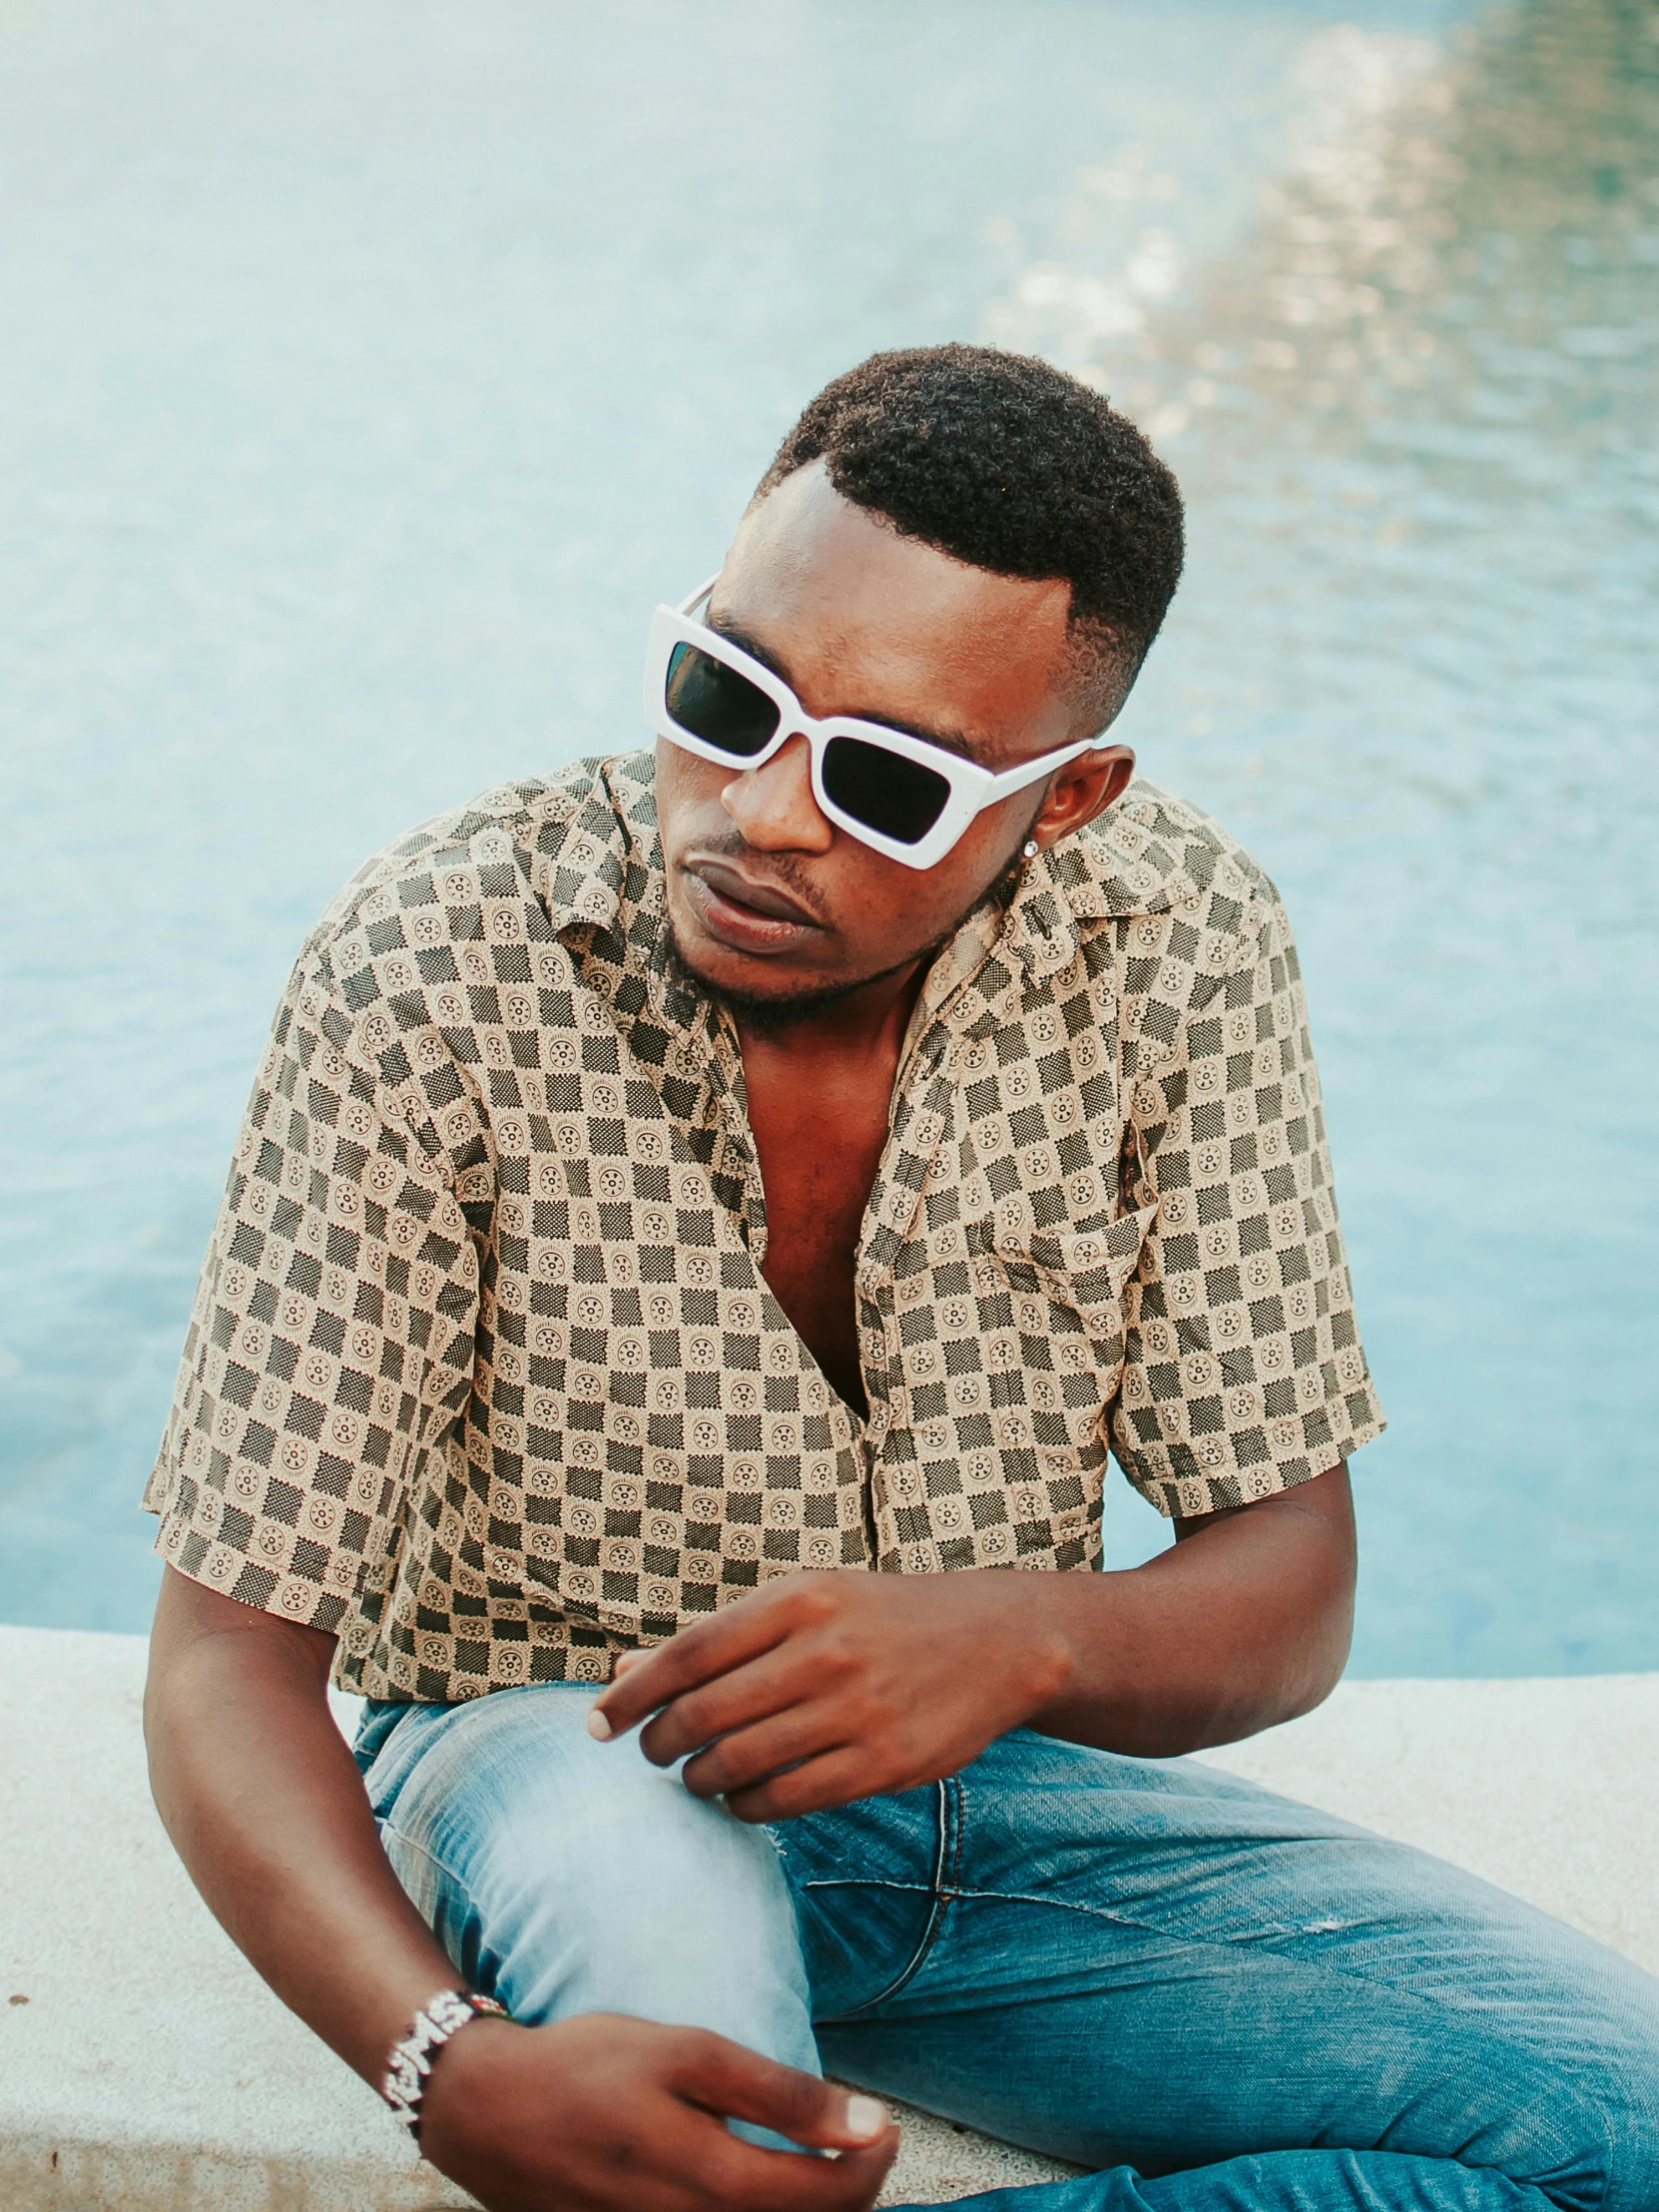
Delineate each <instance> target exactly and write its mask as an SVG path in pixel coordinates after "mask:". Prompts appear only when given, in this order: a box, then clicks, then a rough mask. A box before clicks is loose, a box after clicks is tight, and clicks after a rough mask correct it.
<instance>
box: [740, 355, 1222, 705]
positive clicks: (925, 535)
mask: <svg viewBox="0 0 1659 2212" xmlns="http://www.w3.org/2000/svg"><path fill="white" fill-rule="evenodd" d="M820 460H821V461H823V462H824V464H825V467H826V469H827V470H828V472H829V477H830V483H831V484H833V486H834V487H835V489H836V491H838V492H839V493H840V494H841V496H842V498H843V499H849V500H851V501H852V503H853V505H854V506H858V507H862V508H864V509H865V510H866V512H868V513H870V514H872V515H877V516H879V517H880V518H881V519H882V520H883V521H885V522H887V523H890V524H891V526H892V528H893V529H895V530H896V531H898V532H899V534H900V535H901V536H903V537H907V538H919V539H920V540H921V542H922V543H923V544H925V545H930V546H933V547H934V548H936V550H937V551H939V552H940V553H947V554H949V555H950V556H951V558H952V559H954V560H958V561H965V562H967V563H968V564H969V565H970V566H972V567H974V568H983V569H989V570H990V571H991V572H992V573H993V574H994V575H997V576H1023V577H1030V578H1048V577H1063V578H1064V579H1065V581H1066V582H1067V583H1068V584H1069V585H1070V586H1071V613H1070V627H1071V632H1072V635H1073V639H1074V641H1075V645H1076V648H1077V652H1076V659H1077V663H1078V679H1079V685H1080V688H1081V689H1082V690H1083V691H1084V693H1085V695H1086V696H1087V697H1088V698H1089V700H1090V703H1091V705H1098V706H1099V707H1100V709H1101V710H1102V711H1103V713H1104V714H1105V715H1106V716H1107V717H1108V719H1109V718H1110V716H1111V715H1114V714H1116V713H1117V711H1118V709H1119V708H1120V707H1121V706H1122V704H1123V701H1124V699H1125V697H1126V696H1127V694H1128V691H1129V687H1130V685H1131V684H1132V683H1133V682H1134V680H1135V677H1136V675H1137V673H1138V672H1139V669H1140V665H1141V663H1142V661H1144V660H1145V658H1146V655H1147V650H1148V648H1149V647H1150V646H1151V644H1152V641H1153V639H1154V638H1155V637H1156V636H1157V635H1158V630H1159V626H1160V625H1161V623H1162V622H1163V619H1164V615H1165V613H1166V611H1167V610H1168V607H1169V603H1170V601H1171V599H1172V598H1173V597H1174V596H1175V587H1176V585H1177V583H1178V582H1179V581H1180V578H1181V560H1182V552H1183V540H1182V530H1181V492H1180V488H1179V486H1178V485H1177V484H1176V481H1175V478H1174V476H1173V475H1172V474H1171V473H1170V471H1169V470H1168V469H1167V468H1166V467H1165V466H1164V464H1163V462H1162V461H1161V460H1159V458H1158V456H1157V454H1156V453H1154V452H1153V450H1152V448H1151V446H1150V445H1148V443H1147V442H1146V439H1145V438H1144V437H1143V436H1142V435H1141V433H1140V431H1139V430H1137V429H1136V427H1135V425H1134V424H1133V423H1132V422H1130V421H1129V420H1127V418H1126V417H1125V416H1123V415H1120V414H1119V413H1118V412H1117V411H1116V409H1115V408H1113V407H1112V406H1111V405H1109V404H1108V402H1107V401H1106V400H1105V399H1104V398H1102V397H1101V395H1100V394H1099V393H1098V392H1095V391H1091V390H1090V389H1089V387H1088V386H1087V385H1086V384H1081V383H1079V382H1078V380H1077V378H1076V377H1075V376H1068V375H1066V374H1065V373H1064V371H1063V370H1061V369H1058V368H1054V367H1052V366H1050V364H1049V363H1048V362H1047V361H1039V360H1035V359H1033V358H1032V357H1031V356H1030V355H1029V354H1025V353H1004V352H1000V351H998V350H997V349H996V348H994V347H992V346H987V345H924V346H910V347H906V348H905V349H904V350H903V351H901V352H893V353H872V354H871V355H870V357H869V359H868V360H867V361H861V362H860V363H859V364H858V366H857V367H856V368H849V369H848V370H847V371H846V373H845V375H843V376H837V377H836V378H835V380H834V382H833V383H830V384H826V385H825V387H824V389H823V390H822V391H821V392H820V393H819V395H818V397H817V398H816V399H814V400H812V401H810V402H809V404H808V405H807V407H806V409H805V410H804V411H803V413H802V416H801V419H800V420H799V421H798V422H797V423H796V425H795V428H794V429H793V430H791V432H790V433H789V435H788V437H786V438H785V440H784V442H783V444H782V445H781V446H780V447H779V448H778V453H777V457H776V458H775V459H774V461H773V463H772V466H771V467H770V468H769V469H768V470H767V472H766V474H765V476H764V477H762V479H761V482H760V486H759V488H758V489H757V491H756V494H755V496H756V498H757V499H763V498H765V496H766V494H767V493H768V492H769V491H771V490H772V489H773V488H774V486H775V485H777V484H780V483H782V482H783V480H784V478H785V477H786V476H793V475H794V474H795V472H796V470H797V469H798V468H805V467H806V466H807V465H808V463H809V462H812V461H820Z"/></svg>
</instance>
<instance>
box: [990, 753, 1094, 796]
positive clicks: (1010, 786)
mask: <svg viewBox="0 0 1659 2212" xmlns="http://www.w3.org/2000/svg"><path fill="white" fill-rule="evenodd" d="M1099 750H1100V740H1099V739H1098V738H1089V739H1086V740H1085V741H1084V743H1083V744H1081V745H1065V746H1062V747H1061V748H1060V750H1059V752H1057V753H1045V754H1044V755H1043V756H1042V757H1041V759H1040V760H1035V761H1022V762H1021V763H1020V765H1019V767H1018V768H1010V769H1004V770H1003V772H1002V774H1001V775H1000V776H993V777H992V778H991V785H990V790H989V791H988V792H987V793H986V794H985V801H986V804H987V805H990V804H991V803H992V802H993V801H995V800H998V799H1011V798H1012V797H1013V795H1014V793H1015V792H1022V791H1024V789H1025V787H1026V785H1027V784H1035V783H1038V782H1040V781H1041V779H1042V778H1043V777H1045V776H1052V775H1053V773H1054V771H1055V770H1056V769H1057V768H1064V767H1065V765H1066V763H1067V762H1068V761H1075V760H1077V759H1078V758H1080V756H1081V755H1083V754H1085V753H1095V752H1098V751H1099Z"/></svg>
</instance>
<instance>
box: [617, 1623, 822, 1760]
mask: <svg viewBox="0 0 1659 2212" xmlns="http://www.w3.org/2000/svg"><path fill="white" fill-rule="evenodd" d="M801 1642H802V1639H800V1638H798V1637H793V1636H792V1637H790V1638H789V1639H788V1640H787V1641H786V1642H784V1643H782V1644H778V1645H775V1646H774V1648H773V1649H772V1650H771V1651H764V1652H762V1654H761V1656H760V1657H759V1658H758V1659H749V1660H746V1661H744V1663H743V1664H742V1665H741V1666H737V1667H734V1668H733V1669H732V1671H731V1673H730V1674H723V1675H722V1676H721V1677H720V1678H719V1680H718V1681H715V1682H705V1683H703V1684H702V1685H701V1686H700V1687H699V1688H697V1689H695V1690H687V1691H686V1692H685V1693H684V1694H683V1695H682V1696H680V1697H677V1698H674V1699H672V1700H671V1701H670V1702H669V1703H668V1704H667V1705H665V1706H664V1707H663V1709H662V1711H661V1712H660V1713H658V1714H656V1715H655V1717H654V1718H653V1719H651V1720H650V1721H648V1722H647V1723H646V1725H645V1728H644V1730H643V1732H642V1733H641V1736H640V1749H641V1750H642V1751H643V1752H644V1753H645V1755H646V1757H647V1758H648V1759H654V1760H655V1761H656V1763H657V1765H658V1766H660V1767H667V1766H672V1765H673V1763H674V1761H675V1760H676V1759H684V1758H685V1757H686V1756H687V1754H688V1753H690V1752H694V1751H701V1750H702V1749H703V1747H704V1746H705V1745H706V1744H712V1743H713V1742H714V1741H715V1740H716V1738H717V1737H720V1736H728V1735H730V1734H731V1733H732V1731H733V1730H734V1729H739V1728H752V1727H754V1726H755V1724H756V1723H757V1722H759V1721H764V1720H769V1719H771V1717H772V1716H773V1715H774V1714H778V1713H787V1712H788V1711H789V1710H790V1709H791V1708H792V1707H793V1706H797V1705H806V1704H808V1703H809V1702H812V1701H813V1700H815V1699H817V1698H820V1697H822V1696H823V1694H824V1688H825V1684H824V1679H823V1673H824V1670H823V1669H822V1668H817V1669H815V1667H814V1665H813V1661H812V1656H811V1654H810V1653H809V1652H805V1651H803V1650H802V1649H801Z"/></svg>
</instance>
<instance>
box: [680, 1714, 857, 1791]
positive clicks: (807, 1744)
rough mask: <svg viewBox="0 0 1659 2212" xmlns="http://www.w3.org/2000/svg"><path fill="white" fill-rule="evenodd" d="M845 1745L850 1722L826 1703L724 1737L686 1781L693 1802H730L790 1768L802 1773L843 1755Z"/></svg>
mask: <svg viewBox="0 0 1659 2212" xmlns="http://www.w3.org/2000/svg"><path fill="white" fill-rule="evenodd" d="M846 1742H847V1728H846V1721H845V1718H844V1716H843V1715H840V1714H837V1713H836V1711H835V1709H834V1707H833V1706H832V1705H830V1704H828V1703H827V1702H825V1701H823V1700H820V1701H819V1702H818V1703H816V1704H813V1705H798V1706H795V1707H793V1708H792V1709H791V1710H790V1711H788V1712H785V1713H777V1714H774V1715H772V1716H770V1717H769V1718H768V1719H766V1720H764V1721H761V1722H759V1723H757V1725H756V1726H755V1727H753V1728H740V1729H738V1730H737V1731H736V1732H735V1733H734V1734H733V1735H730V1736H722V1737H721V1738H720V1740H719V1742H718V1743H713V1744H711V1745H710V1746H709V1748H708V1750H707V1751H700V1752H699V1753H698V1755H697V1757H696V1758H695V1759H693V1760H691V1761H690V1762H689V1763H688V1764H687V1766H686V1769H685V1772H684V1773H683V1775H682V1776H681V1780H682V1781H683V1782H684V1783H685V1785H686V1788H687V1789H688V1790H690V1792H691V1794H692V1796H693V1797H699V1798H716V1797H726V1796H728V1795H729V1794H731V1793H732V1792H734V1791H743V1790H751V1789H755V1788H756V1787H758V1786H759V1785H760V1784H761V1783H763V1782H767V1781H770V1780H771V1779H772V1778H773V1777H774V1776H777V1775H780V1774H782V1773H783V1771H784V1769H785V1768H786V1767H798V1766H800V1765H801V1763H802V1762H803V1761H804V1760H807V1759H816V1758H819V1757H821V1756H822V1755H823V1754H824V1753H825V1752H829V1751H840V1750H842V1749H843V1748H844V1747H845V1746H846Z"/></svg>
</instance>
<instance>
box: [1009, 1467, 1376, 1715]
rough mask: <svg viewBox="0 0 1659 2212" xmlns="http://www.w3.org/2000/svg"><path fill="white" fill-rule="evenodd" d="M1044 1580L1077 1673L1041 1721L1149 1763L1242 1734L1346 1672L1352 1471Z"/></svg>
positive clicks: (1294, 1710) (1052, 1623) (1321, 1691)
mask: <svg viewBox="0 0 1659 2212" xmlns="http://www.w3.org/2000/svg"><path fill="white" fill-rule="evenodd" d="M1033 1579H1036V1578H1033ZM1042 1580H1043V1582H1044V1584H1045V1587H1044V1590H1043V1592H1042V1595H1041V1598H1040V1600H1038V1599H1035V1598H1034V1599H1033V1600H1032V1602H1033V1605H1034V1607H1035V1606H1038V1605H1040V1611H1041V1616H1042V1619H1043V1622H1044V1626H1045V1628H1048V1629H1054V1628H1058V1629H1059V1630H1060V1632H1061V1634H1062V1636H1063V1638H1064V1640H1065V1643H1066V1646H1067V1650H1068V1655H1069V1658H1070V1679H1069V1681H1068V1683H1067V1685H1066V1688H1065V1689H1064V1690H1063V1691H1062V1692H1061V1694H1060V1695H1059V1696H1058V1697H1056V1698H1054V1699H1052V1700H1051V1701H1050V1702H1048V1703H1047V1704H1045V1705H1043V1706H1042V1707H1041V1708H1040V1709H1039V1710H1038V1711H1037V1712H1035V1713H1034V1714H1033V1716H1032V1719H1031V1722H1030V1725H1031V1726H1032V1727H1034V1728H1038V1729H1041V1730H1043V1731H1044V1733H1046V1734H1049V1735H1054V1736H1061V1737H1065V1738H1066V1739H1068V1740H1069V1741H1071V1742H1073V1743H1082V1744H1093V1745H1096V1746H1098V1747H1099V1748H1100V1749H1102V1750H1106V1751H1120V1752H1126V1753H1128V1754H1130V1755H1131V1756H1134V1757H1137V1758H1150V1759H1160V1758H1172V1757H1175V1756H1177V1755H1179V1754H1180V1753H1182V1752H1188V1751H1197V1750H1200V1749H1202V1748H1203V1747H1204V1746H1206V1745H1209V1744H1224V1743H1231V1742H1234V1741H1236V1740H1237V1739H1238V1738H1240V1737H1243V1736H1249V1735H1253V1734H1254V1733H1255V1732H1256V1731H1257V1730H1258V1729H1262V1728H1270V1727H1272V1726H1273V1725H1274V1724H1275V1723H1276V1722H1278V1721H1284V1720H1290V1719H1292V1718H1294V1717H1295V1716H1296V1715H1297V1714H1298V1713H1305V1712H1308V1711H1309V1710H1310V1709H1311V1708H1312V1707H1314V1706H1315V1705H1318V1704H1319V1703H1320V1702H1321V1700H1322V1699H1323V1698H1325V1697H1326V1696H1328V1695H1329V1693H1330V1691H1331V1690H1332V1688H1333V1687H1334V1686H1335V1684H1336V1682H1337V1680H1338V1678H1339V1677H1340V1675H1341V1674H1342V1670H1343V1666H1344V1664H1345V1662H1346V1660H1347V1657H1348V1649H1349V1640H1350V1636H1351V1634H1352V1630H1353V1621H1354V1522H1353V1512H1352V1507H1351V1504H1350V1500H1349V1492H1348V1478H1347V1474H1346V1471H1345V1470H1344V1469H1343V1468H1341V1467H1337V1468H1334V1469H1332V1471H1331V1472H1330V1473H1329V1474H1326V1475H1323V1476H1321V1477H1319V1478H1318V1479H1317V1480H1316V1481H1313V1482H1310V1483H1307V1484H1304V1485H1303V1486H1302V1487H1301V1488H1299V1489H1297V1490H1291V1491H1286V1492H1284V1493H1283V1494H1282V1495H1280V1496H1278V1497H1274V1498H1269V1499H1265V1500H1263V1501H1262V1502H1261V1503H1260V1504H1257V1505H1252V1506H1249V1507H1246V1508H1244V1509H1243V1510H1241V1511H1238V1512H1234V1513H1229V1514H1222V1515H1217V1516H1216V1517H1215V1518H1214V1519H1213V1520H1210V1521H1207V1522H1205V1523H1203V1524H1202V1525H1200V1526H1198V1527H1196V1528H1194V1529H1193V1530H1192V1531H1191V1532H1190V1533H1188V1534H1187V1535H1186V1536H1185V1540H1183V1541H1181V1542H1179V1543H1177V1544H1175V1545H1174V1546H1173V1547H1172V1548H1171V1549H1170V1550H1168V1551H1165V1552H1162V1553H1160V1554H1159V1555H1158V1557H1157V1558H1155V1559H1151V1560H1148V1561H1147V1563H1146V1564H1145V1565H1144V1566H1139V1567H1133V1568H1129V1569H1127V1570H1124V1571H1122V1572H1118V1573H1106V1574H1095V1575H1091V1574H1067V1575H1061V1576H1059V1577H1057V1578H1056V1580H1055V1581H1054V1582H1053V1583H1052V1584H1049V1583H1048V1579H1047V1578H1046V1577H1043V1578H1042Z"/></svg>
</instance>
